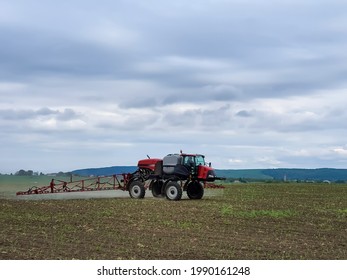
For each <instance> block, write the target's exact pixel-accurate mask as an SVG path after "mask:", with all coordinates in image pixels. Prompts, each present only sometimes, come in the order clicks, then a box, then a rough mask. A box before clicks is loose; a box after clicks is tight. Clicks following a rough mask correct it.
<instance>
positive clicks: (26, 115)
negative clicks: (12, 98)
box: [0, 107, 80, 121]
mask: <svg viewBox="0 0 347 280" xmlns="http://www.w3.org/2000/svg"><path fill="white" fill-rule="evenodd" d="M79 115H80V114H79V113H76V112H75V111H74V110H72V109H69V108H67V109H64V110H63V111H59V110H52V109H50V108H47V107H43V108H41V109H38V110H15V109H2V110H0V118H1V119H3V120H11V121H18V120H19V121H20V120H30V119H34V118H38V117H41V116H42V117H49V116H53V117H56V118H57V119H59V120H61V121H69V120H73V119H76V118H78V117H79Z"/></svg>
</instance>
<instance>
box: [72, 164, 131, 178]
mask: <svg viewBox="0 0 347 280" xmlns="http://www.w3.org/2000/svg"><path fill="white" fill-rule="evenodd" d="M136 169H137V166H110V167H100V168H86V169H77V170H73V171H71V172H72V174H75V175H79V176H110V175H114V174H122V173H133V172H135V171H136Z"/></svg>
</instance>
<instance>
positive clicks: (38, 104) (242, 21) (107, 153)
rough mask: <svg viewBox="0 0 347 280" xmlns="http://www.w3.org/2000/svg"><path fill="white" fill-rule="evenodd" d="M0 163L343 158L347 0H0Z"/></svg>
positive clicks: (274, 163)
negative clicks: (178, 156) (193, 156)
mask: <svg viewBox="0 0 347 280" xmlns="http://www.w3.org/2000/svg"><path fill="white" fill-rule="evenodd" d="M0 38H1V44H0V97H1V99H0V147H1V148H0V149H1V157H0V172H1V173H10V172H16V171H17V170H19V169H25V170H27V169H31V170H34V171H40V172H41V171H42V172H54V171H69V170H73V169H78V168H86V167H103V166H112V165H136V164H137V161H138V160H139V159H141V158H146V155H147V154H148V155H150V156H151V157H159V158H161V157H163V156H165V155H166V154H168V153H176V152H179V151H180V149H182V150H183V151H184V152H187V153H188V152H189V153H202V154H205V155H206V159H207V161H211V162H212V164H213V166H214V167H216V168H228V169H243V168H280V167H289V168H291V167H302V168H320V167H335V168H347V129H346V128H347V125H346V124H347V110H346V105H347V95H346V94H347V1H344V0H340V1H339V0H329V1H328V0H326V1H324V0H322V1H319V0H300V1H299V0H278V1H276V0H189V1H186V0H185V1H183V0H175V1H159V0H146V1H141V0H123V1H121V0H112V1H111V0H109V1H107V0H98V1H86V0H69V1H56V0H45V1H43V0H36V1H35V0H22V1H21V0H11V1H3V0H0Z"/></svg>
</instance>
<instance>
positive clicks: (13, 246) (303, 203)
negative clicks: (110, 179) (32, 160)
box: [0, 176, 347, 260]
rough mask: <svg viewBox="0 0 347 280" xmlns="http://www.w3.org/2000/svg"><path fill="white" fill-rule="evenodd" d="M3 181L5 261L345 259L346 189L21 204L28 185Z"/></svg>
mask: <svg viewBox="0 0 347 280" xmlns="http://www.w3.org/2000/svg"><path fill="white" fill-rule="evenodd" d="M1 177H3V176H1ZM1 177H0V178H1ZM43 179H44V178H42V179H41V180H43ZM46 179H48V178H46ZM1 180H2V181H0V219H1V229H0V259H287V260H290V259H346V258H347V247H346V244H347V238H346V236H347V222H346V220H347V219H346V218H347V186H346V185H345V184H329V185H328V184H308V183H306V184H304V183H267V184H265V183H249V184H230V185H227V186H226V188H225V189H224V190H208V191H207V192H206V195H205V197H204V198H203V199H202V200H189V199H187V198H186V197H184V199H182V200H181V201H178V202H173V201H167V200H165V199H155V198H153V197H151V196H150V195H149V192H147V194H146V198H145V199H142V200H134V199H130V198H128V196H127V195H125V197H124V195H120V196H119V197H112V198H88V199H85V198H84V199H59V200H57V199H55V197H52V196H50V195H47V196H44V197H43V198H42V197H40V199H35V200H32V199H31V198H30V197H25V198H20V199H18V198H16V197H15V196H14V193H15V192H16V191H19V190H25V188H26V186H25V181H23V182H20V181H16V180H15V179H13V178H12V179H11V180H12V181H11V182H10V181H9V179H8V178H7V179H6V180H5V179H4V178H2V179H1ZM19 180H24V179H19ZM26 180H29V178H27V179H26ZM33 180H34V179H33ZM48 182H49V181H48ZM40 183H42V182H40ZM29 185H30V184H29ZM117 192H120V191H117ZM117 192H116V193H117ZM121 193H123V192H121ZM123 194H124V193H123ZM34 196H35V195H34ZM34 196H31V197H34ZM58 196H59V195H58ZM60 196H61V197H64V196H65V198H68V197H67V196H68V194H61V195H60ZM121 196H123V197H121ZM52 198H53V199H52Z"/></svg>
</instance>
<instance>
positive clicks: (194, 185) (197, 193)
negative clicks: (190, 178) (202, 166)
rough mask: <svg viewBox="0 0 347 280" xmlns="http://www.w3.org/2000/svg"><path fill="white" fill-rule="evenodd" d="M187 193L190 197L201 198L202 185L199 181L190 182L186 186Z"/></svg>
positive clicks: (202, 194)
mask: <svg viewBox="0 0 347 280" xmlns="http://www.w3.org/2000/svg"><path fill="white" fill-rule="evenodd" d="M187 195H188V197H189V198H190V199H201V198H202V197H203V196H204V187H203V186H202V184H201V183H200V182H197V181H194V182H190V183H189V184H188V186H187Z"/></svg>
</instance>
